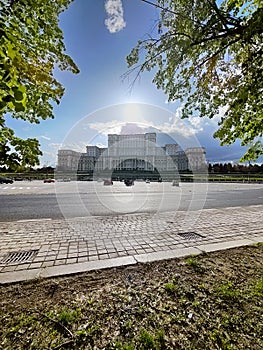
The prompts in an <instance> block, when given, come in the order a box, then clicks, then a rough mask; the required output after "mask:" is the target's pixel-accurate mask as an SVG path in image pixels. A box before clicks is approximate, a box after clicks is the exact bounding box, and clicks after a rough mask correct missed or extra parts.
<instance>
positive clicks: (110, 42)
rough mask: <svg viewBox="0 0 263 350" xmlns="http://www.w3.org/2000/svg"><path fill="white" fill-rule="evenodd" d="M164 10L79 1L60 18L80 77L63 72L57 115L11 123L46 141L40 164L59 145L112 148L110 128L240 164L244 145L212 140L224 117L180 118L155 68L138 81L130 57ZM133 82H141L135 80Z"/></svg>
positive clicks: (136, 3)
mask: <svg viewBox="0 0 263 350" xmlns="http://www.w3.org/2000/svg"><path fill="white" fill-rule="evenodd" d="M157 18H158V9H156V8H155V7H153V6H151V5H148V4H146V3H144V2H142V1H141V0H122V1H121V0H107V1H104V0H74V1H73V2H72V4H71V5H70V7H69V8H68V9H67V10H66V11H65V12H63V13H62V14H61V16H60V27H61V28H62V30H63V32H64V41H65V45H66V52H67V53H68V54H69V55H70V56H71V57H72V58H73V59H74V61H75V62H76V64H77V65H78V67H79V69H80V73H79V74H78V75H74V74H71V73H69V72H60V71H56V72H55V76H56V78H57V79H58V80H59V81H60V82H61V83H62V84H63V86H64V87H65V94H64V96H63V98H62V100H61V103H60V104H59V105H58V106H55V107H54V116H55V119H53V120H46V121H42V122H41V123H40V124H39V125H32V124H28V123H25V122H23V121H17V120H14V121H10V122H9V125H10V126H12V127H14V128H15V130H16V133H17V136H20V137H24V138H27V137H36V138H38V139H39V141H40V143H41V150H42V152H43V156H42V157H41V165H46V166H48V165H51V166H54V165H55V164H56V160H57V151H58V149H62V148H63V149H65V148H67V149H74V150H78V151H81V152H85V146H86V145H92V144H98V145H99V146H107V134H109V133H134V132H136V133H144V132H149V131H155V132H157V133H158V134H159V138H157V141H158V142H159V143H160V146H162V145H163V144H164V143H169V142H170V143H171V142H176V143H178V144H179V145H180V147H181V148H182V149H184V148H187V147H191V146H203V147H205V148H206V151H207V160H208V161H209V162H218V161H220V162H228V161H238V160H239V158H240V157H241V155H242V154H243V153H244V151H245V149H244V148H241V147H240V146H239V143H238V142H237V143H235V144H234V145H232V146H230V147H220V143H219V141H218V140H215V139H214V138H213V133H214V132H215V130H216V129H217V121H218V120H219V118H218V117H216V118H214V119H212V120H209V119H206V118H203V119H200V118H197V117H191V118H189V119H188V120H181V119H180V108H181V106H180V104H178V103H167V97H166V96H165V94H164V93H163V92H162V91H161V90H158V89H157V88H156V86H155V85H154V84H153V83H152V79H153V76H154V72H146V73H143V74H142V75H141V76H140V77H139V78H138V79H137V80H136V81H135V82H134V79H135V73H134V74H130V75H128V76H126V78H124V76H125V75H126V73H127V71H128V67H127V64H126V56H127V55H128V54H129V52H130V50H131V49H132V48H133V47H134V46H135V45H136V43H137V41H138V40H142V39H145V38H146V37H147V36H148V35H149V34H153V33H154V31H155V28H156V21H157ZM133 82H134V84H133Z"/></svg>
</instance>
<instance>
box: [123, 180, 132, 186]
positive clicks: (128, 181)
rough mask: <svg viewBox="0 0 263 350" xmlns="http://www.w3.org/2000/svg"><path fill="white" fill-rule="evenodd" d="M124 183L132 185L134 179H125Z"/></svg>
mask: <svg viewBox="0 0 263 350" xmlns="http://www.w3.org/2000/svg"><path fill="white" fill-rule="evenodd" d="M124 183H125V185H126V186H133V185H134V180H132V179H125V180H124Z"/></svg>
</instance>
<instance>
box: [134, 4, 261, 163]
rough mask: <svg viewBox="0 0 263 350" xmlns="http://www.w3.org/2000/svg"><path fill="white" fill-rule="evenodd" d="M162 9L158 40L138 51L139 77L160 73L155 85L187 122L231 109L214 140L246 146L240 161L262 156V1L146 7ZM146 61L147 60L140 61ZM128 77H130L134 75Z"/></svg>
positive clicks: (148, 40) (143, 43)
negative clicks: (177, 105)
mask: <svg viewBox="0 0 263 350" xmlns="http://www.w3.org/2000/svg"><path fill="white" fill-rule="evenodd" d="M141 1H143V2H145V3H148V4H151V5H155V6H156V7H157V8H159V9H160V17H159V20H158V23H157V30H156V32H157V34H156V35H155V36H153V34H152V35H149V37H147V38H146V40H141V41H139V42H138V44H137V46H136V47H135V48H133V49H132V51H131V52H130V54H129V56H128V57H127V62H128V66H129V67H133V68H132V70H134V69H136V70H137V74H140V73H141V72H143V71H145V70H152V69H153V68H155V69H156V73H155V77H154V80H153V82H154V83H155V84H156V86H157V87H158V88H159V89H162V90H164V92H165V93H166V94H167V95H168V99H169V101H175V100H180V101H181V102H182V103H183V111H182V117H183V118H186V117H188V116H189V115H191V114H194V115H198V116H200V117H204V116H207V117H209V118H213V117H214V116H215V115H218V113H219V111H220V108H222V107H223V108H224V109H225V113H224V116H223V117H222V118H221V121H220V122H219V129H218V130H217V131H216V132H215V134H214V137H217V138H219V139H220V140H221V144H222V145H223V144H227V145H229V144H232V143H233V142H235V140H236V139H240V140H241V144H242V145H244V146H248V151H247V152H246V153H245V154H244V156H243V157H242V161H244V160H248V159H251V160H255V159H257V158H258V156H259V155H260V154H262V153H263V146H262V142H261V140H262V131H263V98H262V96H263V1H262V0H251V1H244V0H223V1H214V0H156V1H155V2H154V3H153V2H152V1H147V0H141ZM141 59H142V61H141ZM129 72H130V71H129Z"/></svg>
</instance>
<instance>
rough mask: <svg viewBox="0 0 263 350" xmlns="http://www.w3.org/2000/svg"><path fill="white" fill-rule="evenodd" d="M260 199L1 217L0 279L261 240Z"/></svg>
mask: <svg viewBox="0 0 263 350" xmlns="http://www.w3.org/2000/svg"><path fill="white" fill-rule="evenodd" d="M262 212H263V205H255V206H247V207H233V208H223V209H204V210H199V211H192V212H183V211H180V212H170V213H156V214H155V215H153V214H131V215H120V216H101V217H87V218H75V219H71V220H39V221H25V222H21V221H20V222H2V223H0V237H1V240H0V283H8V282H15V281H22V280H27V279H32V278H39V277H50V276H57V275H65V274H70V273H77V272H82V271H88V270H91V269H100V268H106V267H112V266H120V265H128V264H136V263H138V262H147V261H153V260H160V259H169V258H174V257H179V256H184V255H190V254H199V253H200V252H203V251H206V252H209V251H213V250H219V249H225V248H231V247H236V246H242V245H248V244H253V243H256V242H262V241H263V220H262Z"/></svg>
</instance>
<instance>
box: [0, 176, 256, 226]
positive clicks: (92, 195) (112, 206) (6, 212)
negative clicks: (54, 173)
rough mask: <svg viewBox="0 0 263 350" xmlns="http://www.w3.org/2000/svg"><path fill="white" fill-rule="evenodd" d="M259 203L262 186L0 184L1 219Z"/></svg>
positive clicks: (35, 182) (81, 215)
mask: <svg viewBox="0 0 263 350" xmlns="http://www.w3.org/2000/svg"><path fill="white" fill-rule="evenodd" d="M256 204H263V185H262V184H236V183H221V184H220V183H209V184H205V183H192V184H191V183H182V184H180V186H179V187H176V186H172V185H171V183H151V184H146V183H144V182H135V185H134V186H131V187H126V186H125V185H124V184H123V183H120V182H115V183H114V185H113V186H103V184H102V183H97V182H74V181H72V182H68V183H63V182H57V183H55V184H43V183H42V182H40V181H33V182H15V183H14V184H12V185H0V221H17V220H30V219H48V218H51V219H55V218H73V217H83V216H88V215H116V214H118V215H123V214H129V213H156V212H160V211H161V212H164V211H174V210H199V209H203V208H205V209H208V208H227V207H233V206H246V205H256Z"/></svg>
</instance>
